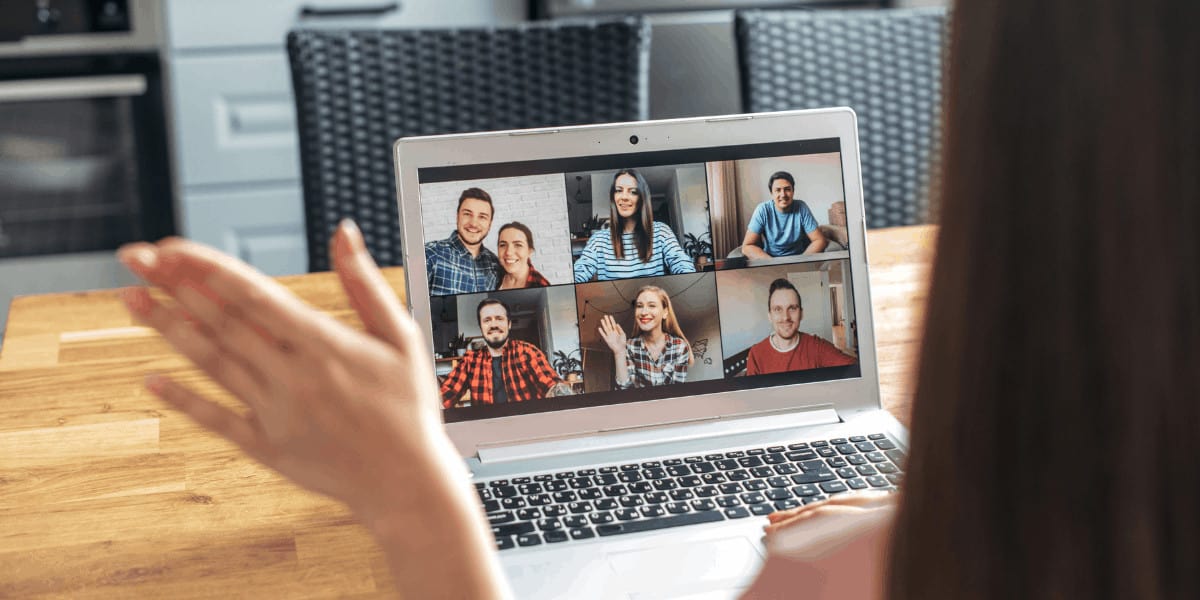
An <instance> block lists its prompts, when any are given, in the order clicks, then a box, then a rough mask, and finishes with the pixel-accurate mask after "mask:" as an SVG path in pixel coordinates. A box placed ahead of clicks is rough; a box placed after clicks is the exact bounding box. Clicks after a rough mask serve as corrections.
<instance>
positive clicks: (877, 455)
mask: <svg viewBox="0 0 1200 600" xmlns="http://www.w3.org/2000/svg"><path fill="white" fill-rule="evenodd" d="M866 456H867V460H869V461H871V462H873V463H881V462H886V461H887V457H886V456H884V455H883V453H882V452H868V453H867V454H866Z"/></svg>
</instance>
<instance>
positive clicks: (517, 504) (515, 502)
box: [500, 497, 525, 508]
mask: <svg viewBox="0 0 1200 600" xmlns="http://www.w3.org/2000/svg"><path fill="white" fill-rule="evenodd" d="M500 508H525V499H524V498H520V497H517V498H502V499H500Z"/></svg>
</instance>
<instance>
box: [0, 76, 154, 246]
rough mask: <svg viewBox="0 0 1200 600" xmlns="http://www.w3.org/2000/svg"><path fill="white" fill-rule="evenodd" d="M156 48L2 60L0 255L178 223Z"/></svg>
mask: <svg viewBox="0 0 1200 600" xmlns="http://www.w3.org/2000/svg"><path fill="white" fill-rule="evenodd" d="M168 164H169V161H168V158H167V143H166V131H165V127H164V116H163V101H162V85H161V77H160V70H159V62H158V57H157V55H155V54H152V53H151V54H141V53H139V54H112V55H95V56H88V57H53V58H50V57H46V58H28V57H25V58H20V59H5V60H0V258H11V257H19V256H42V255H57V254H66V253H77V252H88V251H97V250H112V249H115V248H117V247H118V246H120V245H121V244H123V243H126V242H130V241H135V240H147V239H158V238H160V237H163V236H166V235H170V234H172V233H174V231H175V225H174V216H173V213H174V211H173V201H172V197H171V179H170V175H169V172H168V168H169V167H168Z"/></svg>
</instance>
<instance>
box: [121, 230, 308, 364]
mask: <svg viewBox="0 0 1200 600" xmlns="http://www.w3.org/2000/svg"><path fill="white" fill-rule="evenodd" d="M118 257H119V258H120V259H121V262H122V263H124V264H125V265H126V266H127V267H128V268H129V270H130V271H132V272H133V273H134V274H135V275H137V276H138V277H141V278H142V279H144V280H145V281H147V282H148V283H150V284H152V285H154V286H156V287H159V288H162V289H163V290H164V291H166V292H167V293H168V294H170V295H172V296H174V295H176V293H177V291H178V287H179V285H180V284H181V283H182V282H184V281H191V282H193V283H195V284H198V285H199V286H201V287H204V288H207V289H209V290H211V291H212V292H213V293H214V294H215V297H216V298H217V299H219V302H220V303H221V305H222V306H223V308H224V310H227V311H230V312H232V313H234V314H237V315H238V316H240V317H241V318H243V319H245V320H246V322H248V323H250V324H251V325H253V326H255V327H259V328H261V329H263V330H264V331H266V332H267V333H268V334H269V335H270V336H271V337H272V338H274V339H275V340H278V341H279V342H280V343H281V345H282V346H283V347H285V348H290V349H295V348H296V344H295V343H294V341H293V340H311V339H313V338H315V337H317V336H318V335H320V334H321V333H323V332H322V331H321V327H322V326H323V325H324V323H325V319H322V318H316V316H317V315H319V313H316V312H315V311H314V310H313V309H311V308H309V307H308V306H307V305H305V304H304V303H303V302H301V301H300V300H299V299H297V298H296V297H295V296H293V295H292V294H291V293H290V292H288V291H287V289H286V288H284V287H283V286H281V285H279V283H277V282H276V281H275V280H273V279H271V278H270V277H267V276H266V275H263V274H262V273H259V272H257V271H255V270H254V269H253V268H251V267H250V266H249V265H247V264H245V263H243V262H241V261H239V260H237V259H235V258H232V257H229V256H226V255H224V254H222V253H220V252H218V251H216V250H214V249H212V248H209V247H207V246H204V245H201V244H197V243H194V242H190V241H188V240H183V239H179V238H171V239H167V240H164V241H162V242H160V243H159V244H157V245H151V244H130V245H128V246H126V247H123V248H122V249H121V250H120V251H119V252H118Z"/></svg>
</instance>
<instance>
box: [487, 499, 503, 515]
mask: <svg viewBox="0 0 1200 600" xmlns="http://www.w3.org/2000/svg"><path fill="white" fill-rule="evenodd" d="M499 510H500V501H499V500H487V501H485V502H484V503H483V512H489V513H490V512H496V511H499Z"/></svg>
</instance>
